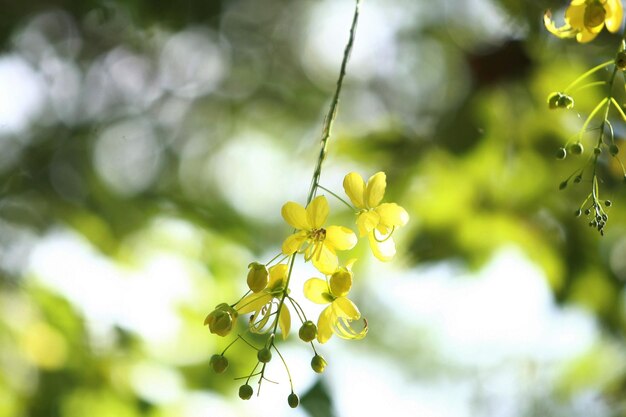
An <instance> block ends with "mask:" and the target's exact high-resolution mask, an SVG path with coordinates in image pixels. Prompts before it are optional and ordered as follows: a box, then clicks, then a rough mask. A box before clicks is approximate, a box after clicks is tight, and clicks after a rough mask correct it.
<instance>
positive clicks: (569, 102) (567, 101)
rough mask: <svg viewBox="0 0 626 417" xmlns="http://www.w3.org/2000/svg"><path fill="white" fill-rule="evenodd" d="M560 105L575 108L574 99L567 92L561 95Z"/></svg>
mask: <svg viewBox="0 0 626 417" xmlns="http://www.w3.org/2000/svg"><path fill="white" fill-rule="evenodd" d="M558 107H559V108H560V109H567V110H569V109H573V108H574V99H573V98H571V97H570V96H568V95H566V94H561V96H560V97H559V102H558Z"/></svg>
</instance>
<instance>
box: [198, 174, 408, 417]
mask: <svg viewBox="0 0 626 417" xmlns="http://www.w3.org/2000/svg"><path fill="white" fill-rule="evenodd" d="M343 187H344V191H345V193H346V195H347V197H348V199H349V200H350V202H351V204H350V203H349V202H348V201H346V200H344V199H343V198H341V197H340V196H339V195H337V194H336V193H334V192H332V191H330V190H327V189H326V188H324V187H322V186H320V185H319V184H315V186H314V189H313V193H312V195H313V194H314V193H315V191H319V190H325V191H327V192H328V193H329V194H330V195H332V196H333V197H335V198H337V199H338V200H339V201H341V202H343V203H344V204H345V205H347V206H349V207H350V208H351V210H352V211H353V213H354V216H355V221H354V224H355V225H356V228H357V229H358V235H359V236H360V237H361V238H367V241H368V243H369V246H370V247H371V250H372V253H373V254H374V256H375V257H376V258H378V259H380V260H381V261H389V260H391V259H392V258H393V257H394V255H395V253H396V246H395V242H394V240H393V234H394V232H395V230H396V229H397V228H399V227H402V226H404V225H406V224H407V222H408V220H409V215H408V213H407V211H406V210H405V209H404V208H402V207H401V206H399V205H398V204H395V203H383V202H382V201H383V198H384V195H385V189H386V187H387V183H386V176H385V173H383V172H378V173H376V174H374V175H373V176H372V177H371V178H369V180H368V181H367V182H366V181H364V180H363V178H362V177H361V176H360V175H359V174H357V173H354V172H351V173H349V174H348V175H346V177H345V179H344V181H343ZM329 212H330V207H329V204H328V201H327V199H326V197H325V196H324V195H319V196H317V197H315V198H312V199H311V201H310V203H309V204H307V205H306V207H305V206H302V205H300V204H298V203H296V202H292V201H290V202H287V203H285V204H284V205H283V207H282V210H281V214H282V217H283V219H284V220H285V222H286V223H287V224H288V225H289V226H291V227H292V228H293V229H294V231H293V233H291V234H290V235H289V236H287V237H286V239H285V240H284V241H283V243H282V247H281V251H280V253H278V254H276V256H274V258H273V259H272V260H270V261H269V262H267V263H259V262H252V263H250V264H249V265H248V274H247V278H246V282H247V286H248V291H247V292H246V294H244V295H243V296H242V297H241V299H240V300H239V301H237V302H235V303H233V304H228V303H222V304H219V305H218V306H216V307H215V309H214V310H213V311H212V312H211V313H209V314H208V316H207V317H206V319H205V322H204V323H205V325H208V327H209V331H210V332H211V333H213V334H216V335H218V336H227V335H229V334H230V333H232V332H233V330H234V329H236V328H237V326H236V321H237V318H238V317H239V316H243V315H249V319H248V323H247V328H246V330H245V332H243V333H239V334H238V335H237V336H236V338H235V340H234V341H233V342H232V343H231V344H230V345H228V347H227V348H226V349H225V350H224V351H223V352H222V353H221V354H216V355H213V357H212V358H211V362H210V365H211V367H212V368H213V370H214V371H215V372H217V373H222V372H224V371H225V370H226V368H227V367H228V360H227V358H226V357H225V356H224V354H225V353H226V351H227V350H228V348H229V347H230V346H232V345H233V344H234V343H235V342H236V341H238V340H242V341H244V342H245V343H246V344H247V345H249V346H250V347H251V348H252V349H254V350H255V351H256V352H257V362H256V365H255V366H254V368H253V369H252V371H251V372H250V373H249V374H248V375H247V376H245V377H243V378H242V379H245V380H246V382H245V383H244V384H243V385H242V386H241V387H240V390H239V396H240V397H241V398H242V399H249V398H250V397H251V396H252V394H253V389H252V387H251V386H250V385H249V382H250V379H252V378H254V377H257V376H258V377H259V387H260V384H261V382H262V381H263V380H267V378H265V370H266V366H267V364H268V363H269V362H270V361H271V359H272V356H273V354H272V352H275V353H276V354H277V355H278V356H279V358H280V359H281V361H282V362H283V364H284V366H285V368H286V370H287V374H288V376H289V381H290V385H291V393H290V395H289V397H288V403H289V405H290V406H292V407H295V406H297V405H298V403H299V399H298V396H297V395H296V394H295V393H294V392H293V384H292V381H291V375H290V374H289V369H288V367H287V364H286V362H285V361H284V359H283V357H282V354H281V353H280V351H279V349H278V347H277V346H276V341H275V339H276V334H277V332H278V330H280V333H281V335H282V338H283V339H286V338H287V337H288V336H289V332H290V330H291V325H292V319H291V317H292V313H295V315H296V316H297V317H298V319H299V321H300V323H301V325H300V328H299V331H298V336H299V338H300V339H301V340H302V341H303V342H305V343H308V344H310V346H311V348H312V350H313V358H312V360H311V368H312V369H313V370H314V371H315V372H317V373H321V372H323V371H324V369H325V367H326V366H327V362H326V360H325V359H324V357H323V356H322V355H320V354H319V353H318V352H317V349H316V347H315V344H314V342H317V343H319V344H324V343H326V342H327V341H328V340H329V339H330V338H331V336H332V335H333V334H334V335H337V336H338V337H340V338H343V339H353V340H354V339H362V338H363V337H365V335H366V334H367V332H368V326H367V320H366V319H365V318H363V317H362V316H361V312H360V311H359V309H358V307H357V306H356V305H355V303H354V302H353V301H351V300H350V299H349V298H348V294H349V292H350V290H351V289H352V285H353V282H354V274H353V272H352V266H353V264H354V262H355V259H351V260H349V261H348V262H346V263H345V264H343V265H342V263H341V262H340V258H339V255H338V253H339V252H345V251H349V250H351V249H352V248H354V247H355V245H356V244H357V242H358V237H357V234H356V233H355V232H354V231H353V230H352V229H351V228H350V227H347V226H341V225H327V220H328V217H329ZM299 257H301V258H302V259H303V260H304V262H311V264H312V265H313V266H314V267H315V268H316V269H317V270H318V271H319V273H320V275H321V276H323V278H320V277H312V278H309V279H308V280H307V281H306V282H305V283H304V295H305V297H306V298H307V299H308V300H310V301H312V302H313V303H316V304H322V305H326V307H325V308H324V309H323V310H322V312H321V313H320V315H319V317H318V319H317V322H316V323H314V321H313V320H310V319H308V318H307V316H306V313H305V311H304V309H303V308H302V306H301V305H300V304H299V302H298V301H297V300H295V299H294V298H293V297H292V296H291V295H290V285H293V281H292V278H293V277H294V275H295V274H294V266H295V261H296V259H297V258H299ZM247 333H252V334H259V335H267V338H266V339H265V343H264V344H263V345H262V346H260V347H257V346H255V345H254V344H253V343H251V342H250V341H249V340H247V339H246V334H247ZM259 368H260V369H259Z"/></svg>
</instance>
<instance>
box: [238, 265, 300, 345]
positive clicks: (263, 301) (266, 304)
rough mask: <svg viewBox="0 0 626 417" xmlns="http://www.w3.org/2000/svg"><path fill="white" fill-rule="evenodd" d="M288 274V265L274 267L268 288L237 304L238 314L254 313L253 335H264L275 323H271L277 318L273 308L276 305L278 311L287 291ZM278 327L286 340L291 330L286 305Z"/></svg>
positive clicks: (270, 273) (252, 319) (251, 325)
mask: <svg viewBox="0 0 626 417" xmlns="http://www.w3.org/2000/svg"><path fill="white" fill-rule="evenodd" d="M288 273H289V267H288V265H286V264H278V265H274V266H273V267H271V268H270V269H269V282H268V283H267V286H266V287H265V288H264V289H263V290H261V291H260V292H255V293H252V294H249V295H247V296H245V297H244V298H243V299H241V301H239V302H238V303H237V304H235V310H236V311H237V313H238V314H246V313H252V312H254V314H253V315H252V317H251V318H250V331H252V332H253V333H263V331H264V329H267V328H268V327H271V326H272V324H273V323H274V321H273V320H272V321H271V322H270V318H271V317H276V314H274V313H275V311H273V309H272V307H273V305H274V306H276V310H277V309H278V305H279V304H280V298H281V297H282V296H283V292H284V291H285V285H287V275H288ZM278 325H279V326H280V331H281V333H282V334H283V339H286V338H287V336H288V335H289V330H290V329H291V314H290V313H289V309H288V308H287V306H286V305H285V304H284V303H283V304H282V306H281V307H280V314H279V319H278Z"/></svg>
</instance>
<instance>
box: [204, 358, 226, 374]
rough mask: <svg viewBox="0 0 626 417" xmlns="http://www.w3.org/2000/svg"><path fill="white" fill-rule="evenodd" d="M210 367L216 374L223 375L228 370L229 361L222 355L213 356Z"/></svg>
mask: <svg viewBox="0 0 626 417" xmlns="http://www.w3.org/2000/svg"><path fill="white" fill-rule="evenodd" d="M209 365H210V366H211V368H213V370H214V371H215V373H216V374H221V373H223V372H224V371H225V370H226V368H228V359H226V358H225V357H224V356H222V355H213V356H211V361H210V362H209Z"/></svg>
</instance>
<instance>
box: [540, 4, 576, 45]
mask: <svg viewBox="0 0 626 417" xmlns="http://www.w3.org/2000/svg"><path fill="white" fill-rule="evenodd" d="M543 24H544V25H545V27H546V29H548V32H550V33H551V34H553V35H554V36H557V37H559V38H561V39H564V38H573V37H574V36H576V33H577V31H576V30H574V29H572V27H571V26H570V25H569V24H567V23H566V24H565V25H563V26H561V27H556V23H555V22H554V20H552V14H551V13H550V11H549V10H548V11H547V12H546V13H545V14H544V15H543Z"/></svg>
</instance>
